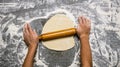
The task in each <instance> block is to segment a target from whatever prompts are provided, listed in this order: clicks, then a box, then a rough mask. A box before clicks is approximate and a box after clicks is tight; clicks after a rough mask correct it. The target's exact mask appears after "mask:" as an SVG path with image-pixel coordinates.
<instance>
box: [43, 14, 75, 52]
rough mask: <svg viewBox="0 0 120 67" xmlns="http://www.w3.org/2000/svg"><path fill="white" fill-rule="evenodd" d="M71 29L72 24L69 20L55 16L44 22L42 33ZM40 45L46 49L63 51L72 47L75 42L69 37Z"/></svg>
mask: <svg viewBox="0 0 120 67" xmlns="http://www.w3.org/2000/svg"><path fill="white" fill-rule="evenodd" d="M73 27H74V24H73V22H72V20H71V19H70V18H68V17H67V16H66V15H64V14H56V15H54V16H53V17H51V18H50V19H49V20H48V21H47V22H46V24H45V25H44V27H43V31H42V33H47V32H53V31H58V30H63V29H68V28H73ZM42 44H43V45H44V46H45V47H47V48H48V49H52V50H57V51H64V50H68V49H70V48H72V47H74V45H75V42H74V38H73V36H70V37H65V38H58V39H53V40H48V41H42Z"/></svg>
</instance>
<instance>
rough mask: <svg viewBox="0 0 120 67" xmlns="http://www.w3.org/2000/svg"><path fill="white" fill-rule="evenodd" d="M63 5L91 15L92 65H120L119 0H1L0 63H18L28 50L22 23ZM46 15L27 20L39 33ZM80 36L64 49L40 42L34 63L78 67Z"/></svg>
mask: <svg viewBox="0 0 120 67" xmlns="http://www.w3.org/2000/svg"><path fill="white" fill-rule="evenodd" d="M58 9H64V10H67V11H68V12H70V13H71V14H73V16H74V17H75V21H76V23H77V18H78V16H86V17H88V18H89V19H91V22H92V24H91V26H92V27H91V33H90V46H91V49H92V57H93V65H94V67H120V43H119V42H120V19H119V17H120V0H0V67H21V66H22V63H23V61H24V59H25V56H26V53H27V46H26V45H25V43H24V41H23V32H22V29H23V26H24V23H25V22H26V21H28V20H31V19H33V18H38V17H43V16H46V15H47V14H48V13H49V12H52V11H54V10H58ZM45 21H46V19H44V18H40V19H35V20H34V21H32V22H30V25H31V26H32V28H33V29H35V30H36V31H37V33H38V34H41V32H42V28H43V26H44V24H45ZM79 47H80V44H79V40H78V38H77V37H75V46H74V47H73V48H72V49H69V50H67V51H63V52H59V51H53V50H49V49H47V48H46V47H44V46H43V45H42V43H41V42H39V46H38V48H37V53H36V56H35V61H34V67H79V65H80V62H79V55H80V54H79Z"/></svg>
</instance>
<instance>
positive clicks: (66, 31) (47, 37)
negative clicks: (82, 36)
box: [38, 28, 76, 41]
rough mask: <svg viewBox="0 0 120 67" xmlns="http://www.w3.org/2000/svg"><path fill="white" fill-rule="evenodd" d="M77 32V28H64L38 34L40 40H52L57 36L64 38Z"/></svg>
mask: <svg viewBox="0 0 120 67" xmlns="http://www.w3.org/2000/svg"><path fill="white" fill-rule="evenodd" d="M75 34H76V29H75V28H69V29H64V30H59V31H54V32H48V33H44V34H41V35H39V36H38V38H39V40H43V41H46V40H52V39H56V38H62V37H68V36H72V35H75Z"/></svg>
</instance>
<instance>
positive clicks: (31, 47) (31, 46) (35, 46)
mask: <svg viewBox="0 0 120 67" xmlns="http://www.w3.org/2000/svg"><path fill="white" fill-rule="evenodd" d="M36 48H37V44H30V45H29V47H28V49H36Z"/></svg>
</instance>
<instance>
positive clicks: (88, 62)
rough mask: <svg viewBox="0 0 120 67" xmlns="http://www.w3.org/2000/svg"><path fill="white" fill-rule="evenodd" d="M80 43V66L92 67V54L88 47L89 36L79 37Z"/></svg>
mask: <svg viewBox="0 0 120 67" xmlns="http://www.w3.org/2000/svg"><path fill="white" fill-rule="evenodd" d="M80 43H81V50H80V53H81V56H80V58H81V64H82V67H92V54H91V49H90V45H89V36H82V37H80Z"/></svg>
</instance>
